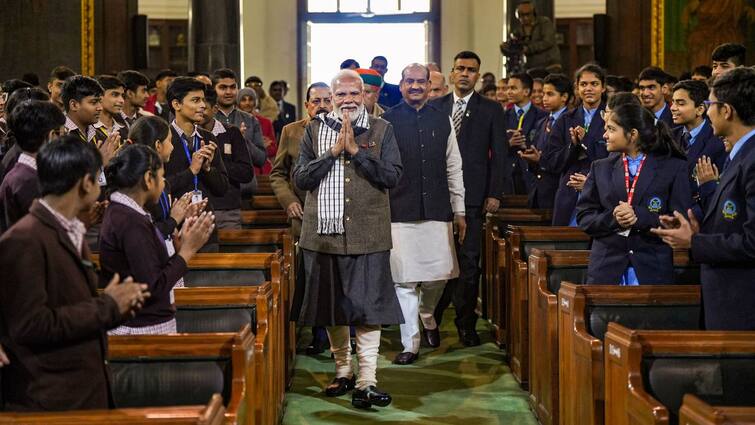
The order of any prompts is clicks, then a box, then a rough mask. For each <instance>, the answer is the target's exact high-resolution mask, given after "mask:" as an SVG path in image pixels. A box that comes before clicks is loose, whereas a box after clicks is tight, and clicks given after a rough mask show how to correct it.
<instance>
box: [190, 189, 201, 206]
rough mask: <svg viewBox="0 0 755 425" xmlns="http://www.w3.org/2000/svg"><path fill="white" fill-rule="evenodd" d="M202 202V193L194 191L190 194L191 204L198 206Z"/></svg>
mask: <svg viewBox="0 0 755 425" xmlns="http://www.w3.org/2000/svg"><path fill="white" fill-rule="evenodd" d="M200 202H202V191H201V190H195V191H193V192H191V203H192V204H198V203H200Z"/></svg>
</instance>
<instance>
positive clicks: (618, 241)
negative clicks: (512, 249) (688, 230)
mask: <svg viewBox="0 0 755 425" xmlns="http://www.w3.org/2000/svg"><path fill="white" fill-rule="evenodd" d="M637 178H638V179H639V180H637V185H636V186H635V190H634V199H633V200H632V207H633V208H634V213H635V215H636V216H637V222H636V223H635V224H634V225H633V226H632V227H631V232H630V234H629V236H622V235H619V234H618V232H619V231H621V230H623V229H622V228H621V226H619V223H618V222H616V219H615V218H614V216H613V210H614V208H616V206H617V205H619V201H624V202H626V201H627V190H626V181H625V180H624V161H623V160H622V156H621V155H620V154H612V155H611V156H609V157H608V158H604V159H600V160H597V161H595V162H593V163H592V167H591V168H590V174H589V175H588V176H587V181H586V182H585V188H584V190H583V191H582V194H581V195H580V197H579V201H577V222H578V223H579V227H580V228H581V229H582V230H584V231H585V233H587V234H588V235H590V236H591V237H592V239H593V244H592V250H591V251H590V263H589V265H588V267H587V283H591V284H614V285H615V284H618V283H619V282H620V280H621V275H622V274H623V273H624V271H626V269H627V267H628V266H629V265H631V266H632V267H634V269H635V271H636V272H637V278H638V280H639V281H640V284H642V285H646V284H671V283H673V275H674V273H673V272H674V259H673V251H672V250H671V247H669V246H668V245H666V244H665V243H663V241H661V238H659V237H658V236H655V235H654V234H652V233H651V232H650V229H652V228H655V227H659V226H660V219H659V216H661V215H668V214H673V212H674V211H679V212H682V213H685V212H686V211H687V208H689V206H690V204H691V203H692V196H691V195H690V191H689V183H688V182H687V163H686V161H685V160H683V159H679V158H669V157H665V156H663V157H662V156H656V155H654V154H649V155H647V159H646V160H645V163H644V165H643V166H642V170H641V172H640V175H639V177H637Z"/></svg>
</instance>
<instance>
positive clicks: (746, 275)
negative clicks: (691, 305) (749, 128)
mask: <svg viewBox="0 0 755 425" xmlns="http://www.w3.org/2000/svg"><path fill="white" fill-rule="evenodd" d="M740 143H741V142H740ZM710 201H711V202H710V205H709V206H708V209H707V210H706V213H705V218H704V219H703V221H702V222H701V224H700V227H701V228H700V233H698V234H696V235H695V236H693V237H692V247H691V248H692V258H693V259H694V260H695V261H697V262H699V263H701V266H700V280H701V284H702V295H703V311H704V315H705V328H706V329H711V330H755V280H753V279H754V278H753V276H755V136H753V137H750V139H749V141H747V144H746V145H744V146H743V147H742V149H741V150H740V151H739V153H737V156H735V157H734V160H732V161H731V163H730V164H729V165H728V167H727V169H726V171H724V173H723V175H722V176H721V181H720V182H719V184H718V188H717V189H716V191H715V193H714V194H713V196H712V198H711V200H710Z"/></svg>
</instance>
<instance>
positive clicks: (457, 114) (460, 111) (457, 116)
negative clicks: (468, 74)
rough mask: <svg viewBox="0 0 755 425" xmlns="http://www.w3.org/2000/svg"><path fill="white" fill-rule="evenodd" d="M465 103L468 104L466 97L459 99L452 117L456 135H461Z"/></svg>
mask: <svg viewBox="0 0 755 425" xmlns="http://www.w3.org/2000/svg"><path fill="white" fill-rule="evenodd" d="M464 104H466V101H465V100H464V99H459V100H457V101H456V110H455V111H454V115H453V117H452V119H453V122H454V131H455V132H456V137H459V130H461V119H462V118H463V117H464Z"/></svg>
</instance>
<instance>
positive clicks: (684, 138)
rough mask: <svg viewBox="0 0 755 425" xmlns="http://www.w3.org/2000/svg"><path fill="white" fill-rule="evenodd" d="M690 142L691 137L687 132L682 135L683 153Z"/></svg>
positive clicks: (687, 148)
mask: <svg viewBox="0 0 755 425" xmlns="http://www.w3.org/2000/svg"><path fill="white" fill-rule="evenodd" d="M690 140H692V135H691V134H689V131H685V132H684V133H682V149H684V151H685V152H687V151H688V150H689V142H690Z"/></svg>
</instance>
